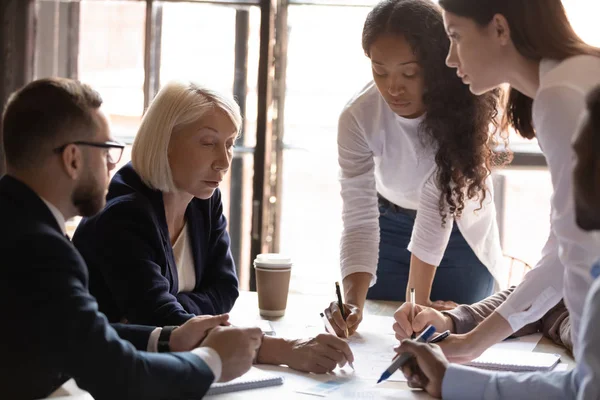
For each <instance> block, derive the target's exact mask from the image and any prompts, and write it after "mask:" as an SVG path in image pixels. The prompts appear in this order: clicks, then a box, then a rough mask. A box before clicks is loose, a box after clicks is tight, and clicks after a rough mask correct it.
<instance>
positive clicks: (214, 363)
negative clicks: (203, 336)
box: [192, 347, 223, 382]
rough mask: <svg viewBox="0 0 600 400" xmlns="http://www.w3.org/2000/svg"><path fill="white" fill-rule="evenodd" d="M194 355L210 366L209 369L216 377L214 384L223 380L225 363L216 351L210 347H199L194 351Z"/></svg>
mask: <svg viewBox="0 0 600 400" xmlns="http://www.w3.org/2000/svg"><path fill="white" fill-rule="evenodd" d="M192 354H195V355H197V356H198V357H200V358H201V359H202V361H204V362H205V363H206V365H208V368H210V370H211V371H212V373H213V375H214V376H215V380H214V382H218V381H219V379H221V373H222V372H223V362H222V361H221V357H220V356H219V353H217V351H216V350H215V349H212V348H210V347H198V348H196V349H194V350H192Z"/></svg>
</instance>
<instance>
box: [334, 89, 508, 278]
mask: <svg viewBox="0 0 600 400" xmlns="http://www.w3.org/2000/svg"><path fill="white" fill-rule="evenodd" d="M423 119H424V116H421V117H419V118H416V119H407V118H402V117H400V116H398V115H397V114H395V113H394V112H393V111H392V110H391V109H390V107H389V106H388V104H387V103H386V102H385V100H384V99H383V97H382V96H381V94H380V93H379V91H378V90H377V87H376V86H375V84H374V83H373V82H370V83H369V84H368V85H367V86H366V87H365V88H364V89H363V90H361V91H360V92H359V93H357V94H356V95H355V97H354V98H353V99H351V100H350V102H349V103H348V104H347V105H346V107H345V108H344V110H343V112H342V114H341V116H340V118H339V125H338V152H339V164H340V167H341V175H340V183H341V188H342V191H341V194H342V199H343V211H342V220H343V226H344V230H343V233H342V239H341V246H340V262H341V269H342V277H346V276H347V275H350V274H352V273H356V272H368V273H370V274H371V275H372V276H373V278H372V280H371V285H374V284H375V281H376V272H377V262H378V253H379V209H378V207H377V193H380V194H381V195H382V196H383V197H385V198H386V199H387V200H389V201H391V202H392V203H394V204H396V205H398V206H400V207H403V208H407V209H412V210H417V211H418V212H417V218H416V220H415V224H414V227H413V232H412V237H411V240H410V243H409V245H408V250H409V251H410V252H412V253H413V254H414V255H415V256H417V257H418V258H419V259H421V260H422V261H424V262H426V263H428V264H431V265H435V266H437V265H439V263H440V262H441V260H442V258H443V256H444V253H445V251H446V247H447V245H448V240H449V238H450V233H451V231H452V225H453V223H454V222H456V223H457V224H458V227H459V229H460V231H461V233H462V235H463V236H464V238H465V240H466V241H467V243H468V244H469V245H470V246H471V248H472V249H473V251H474V253H475V254H476V255H477V257H478V258H479V260H480V261H481V262H482V263H483V264H484V265H485V266H486V267H487V268H488V270H489V271H490V272H491V274H492V275H493V276H494V278H495V279H496V282H497V284H499V287H500V288H504V287H505V286H506V283H507V270H506V269H505V267H504V263H503V262H502V261H503V260H502V249H501V248H500V240H499V235H498V226H497V223H496V208H495V206H494V201H493V197H494V196H493V186H492V180H491V177H489V178H488V179H487V181H486V184H487V186H488V189H489V190H488V192H487V194H486V199H485V201H484V203H483V208H482V209H481V210H477V209H478V208H479V201H478V200H466V201H465V208H464V210H463V213H462V216H461V218H459V219H456V220H453V218H452V217H448V218H447V219H446V224H445V226H442V219H441V216H440V213H439V205H438V204H439V199H440V193H441V191H440V189H439V188H438V187H437V184H436V179H435V172H436V169H437V166H436V164H435V158H434V157H435V152H436V149H435V148H432V147H431V146H423V144H422V143H421V140H420V138H419V125H420V123H421V122H422V121H423Z"/></svg>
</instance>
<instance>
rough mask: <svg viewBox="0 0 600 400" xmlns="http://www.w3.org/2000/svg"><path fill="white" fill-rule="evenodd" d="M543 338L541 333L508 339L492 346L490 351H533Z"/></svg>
mask: <svg viewBox="0 0 600 400" xmlns="http://www.w3.org/2000/svg"><path fill="white" fill-rule="evenodd" d="M541 338H542V334H541V333H534V334H533V335H527V336H521V337H517V338H511V339H506V340H503V341H501V342H500V343H496V344H495V345H493V346H491V347H490V349H495V350H516V351H533V349H535V346H537V344H538V342H539V341H540V339H541Z"/></svg>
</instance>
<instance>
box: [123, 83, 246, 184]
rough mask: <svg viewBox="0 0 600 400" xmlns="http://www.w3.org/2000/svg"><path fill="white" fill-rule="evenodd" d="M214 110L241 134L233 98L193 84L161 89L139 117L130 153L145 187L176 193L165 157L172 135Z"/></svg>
mask: <svg viewBox="0 0 600 400" xmlns="http://www.w3.org/2000/svg"><path fill="white" fill-rule="evenodd" d="M215 109H219V110H222V111H223V112H225V113H226V114H227V115H228V116H229V118H231V122H233V124H234V125H235V129H236V130H237V131H238V132H239V131H240V128H241V126H242V116H241V113H240V107H239V105H238V104H237V103H236V102H235V101H234V100H233V98H231V97H228V96H225V95H224V94H222V93H219V92H216V91H214V90H211V89H208V88H205V87H203V86H201V85H199V84H197V83H194V82H179V81H171V82H168V83H167V84H165V85H164V86H163V87H162V88H161V89H160V91H159V92H158V94H157V95H156V97H155V98H154V100H153V101H152V104H150V107H148V109H147V110H146V113H145V114H144V117H143V118H142V123H141V124H140V127H139V129H138V132H137V135H136V137H135V140H134V142H133V148H132V150H131V162H132V164H133V169H135V171H136V172H137V173H138V175H139V176H140V178H141V179H142V180H143V181H144V183H145V184H146V185H148V186H149V187H151V188H152V189H156V190H160V191H163V192H176V191H177V188H176V187H175V183H174V181H173V176H172V174H171V167H170V166H169V158H168V149H169V142H170V141H171V135H172V133H173V131H175V130H176V129H177V128H178V127H180V126H183V125H188V124H191V123H193V122H195V121H198V120H199V119H200V118H202V117H203V116H204V115H206V114H207V113H209V112H211V111H213V110H215Z"/></svg>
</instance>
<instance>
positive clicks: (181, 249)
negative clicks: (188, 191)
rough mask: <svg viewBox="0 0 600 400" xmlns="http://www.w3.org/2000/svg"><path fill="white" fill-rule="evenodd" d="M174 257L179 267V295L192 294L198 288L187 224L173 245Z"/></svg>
mask: <svg viewBox="0 0 600 400" xmlns="http://www.w3.org/2000/svg"><path fill="white" fill-rule="evenodd" d="M173 256H174V257H175V265H176V266H177V279H178V281H179V287H178V288H177V293H181V292H191V291H192V290H194V287H195V286H196V270H195V268H194V255H193V254H192V243H191V242H190V235H189V233H188V228H187V222H186V223H185V224H184V225H183V229H182V230H181V232H180V233H179V236H178V237H177V239H176V240H175V244H174V245H173Z"/></svg>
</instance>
